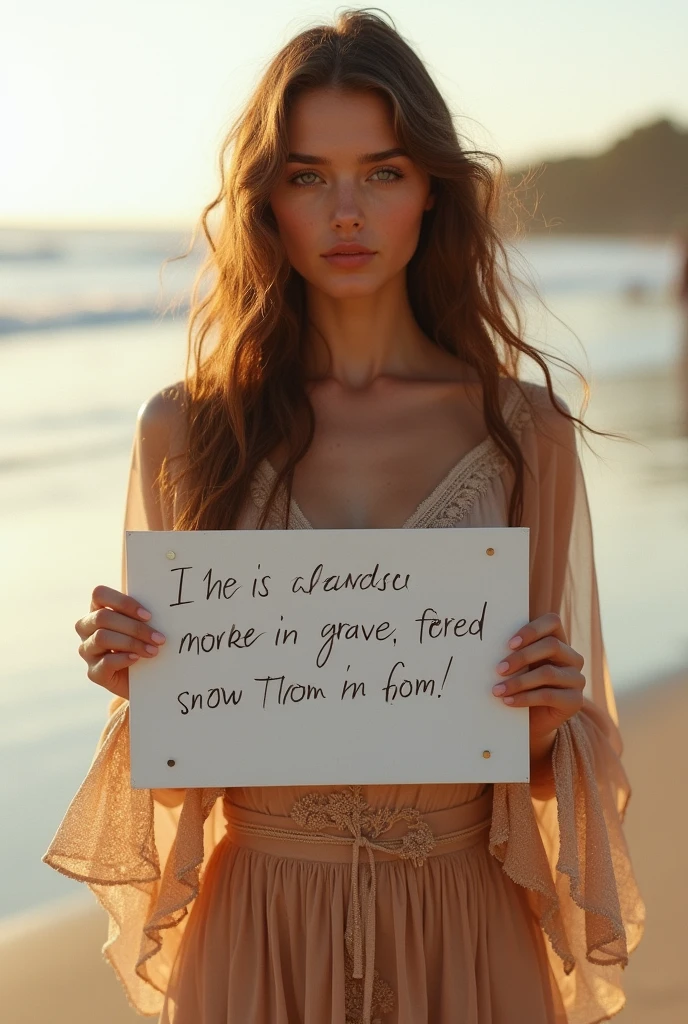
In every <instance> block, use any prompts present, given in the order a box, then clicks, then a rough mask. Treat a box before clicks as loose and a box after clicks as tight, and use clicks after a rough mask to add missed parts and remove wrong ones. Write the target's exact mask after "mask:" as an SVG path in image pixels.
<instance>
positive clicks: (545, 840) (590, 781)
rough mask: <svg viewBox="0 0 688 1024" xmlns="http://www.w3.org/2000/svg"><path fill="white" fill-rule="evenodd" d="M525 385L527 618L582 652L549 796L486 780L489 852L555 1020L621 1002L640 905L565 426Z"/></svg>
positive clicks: (571, 432)
mask: <svg viewBox="0 0 688 1024" xmlns="http://www.w3.org/2000/svg"><path fill="white" fill-rule="evenodd" d="M529 390H530V397H531V399H532V400H533V402H534V404H533V410H532V415H530V416H528V417H526V418H525V421H524V423H523V425H522V430H521V436H520V443H521V449H522V451H523V454H524V457H525V460H526V467H527V468H526V482H525V494H524V519H523V525H524V526H528V527H529V528H530V618H531V619H533V618H535V617H536V616H538V615H541V614H543V613H544V612H548V611H556V612H558V614H559V615H560V617H561V620H562V623H563V626H564V629H565V631H566V635H567V638H568V642H569V644H570V645H571V646H572V647H573V648H574V649H575V650H577V651H578V652H579V653H580V654H581V655H583V657H584V659H585V663H584V667H583V673H584V675H585V679H586V684H585V689H584V705H583V707H582V708H581V709H580V711H579V712H578V713H577V714H575V715H574V716H573V717H572V718H570V719H569V720H568V721H567V722H565V723H564V724H563V725H562V726H561V727H560V728H559V729H558V731H557V736H556V739H555V743H554V747H553V750H552V769H553V775H554V784H555V787H554V788H555V794H554V795H553V796H552V797H551V798H549V799H537V798H535V797H534V796H533V795H532V794H531V790H530V786H529V785H528V784H527V783H516V784H511V783H509V784H497V785H495V792H494V809H493V819H492V827H491V833H490V852H491V853H492V854H493V855H494V856H495V857H497V858H498V859H499V860H500V861H501V863H502V866H503V869H504V871H506V872H507V874H508V875H509V876H510V877H511V878H512V879H513V880H514V881H516V882H517V883H518V884H519V885H522V886H523V887H524V888H525V889H526V891H527V894H528V899H529V902H530V904H531V907H532V909H533V911H534V913H535V914H536V916H537V918H538V920H539V922H540V925H541V927H542V929H543V931H544V932H545V934H546V935H547V937H548V939H549V942H548V944H547V952H548V957H549V961H550V968H551V973H552V978H553V983H554V986H555V990H556V1002H557V1005H559V1006H561V1007H562V1009H561V1011H560V1017H558V1018H557V1020H558V1022H559V1019H561V1022H562V1024H596V1022H598V1021H601V1020H607V1019H609V1018H610V1017H611V1016H613V1015H614V1014H616V1013H617V1012H618V1011H619V1010H620V1009H621V1008H622V1006H623V1005H624V1002H625V997H624V993H623V988H622V980H621V975H622V971H623V968H624V967H625V966H626V965H627V963H628V956H629V953H630V952H632V951H633V950H634V949H635V947H636V946H637V945H638V943H639V942H640V939H641V936H642V932H643V927H644V919H645V907H644V904H643V901H642V898H641V896H640V893H639V891H638V887H637V884H636V880H635V877H634V874H633V869H632V864H631V860H630V857H629V853H628V849H627V845H626V841H625V838H624V833H623V828H622V823H623V819H624V814H625V810H626V805H627V803H628V800H629V797H630V792H631V791H630V785H629V781H628V778H627V776H626V774H625V771H624V769H623V766H622V764H621V754H622V749H623V747H622V740H621V734H620V731H619V722H618V715H617V710H616V704H615V700H614V693H613V689H612V684H611V680H610V677H609V670H608V667H607V660H606V655H605V649H604V643H603V638H602V626H601V619H600V608H599V600H598V587H597V577H596V571H595V560H594V549H593V535H592V526H591V519H590V510H589V505H588V498H587V491H586V484H585V478H584V475H583V470H582V466H581V462H580V459H579V456H578V452H577V448H576V435H575V428H574V425H573V424H572V423H571V422H570V421H568V420H566V418H565V417H562V416H560V415H559V414H558V413H556V411H554V410H553V409H552V408H551V405H550V404H549V398H548V396H547V392H546V389H545V388H544V387H542V386H537V385H531V386H530V389H529ZM543 393H544V394H543ZM559 403H560V404H561V405H562V406H564V407H565V408H568V406H566V403H565V402H563V400H562V399H561V398H559ZM529 469H530V471H531V472H532V476H531V475H530V473H529Z"/></svg>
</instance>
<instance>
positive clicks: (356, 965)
mask: <svg viewBox="0 0 688 1024" xmlns="http://www.w3.org/2000/svg"><path fill="white" fill-rule="evenodd" d="M361 790H362V787H361V786H348V787H347V788H346V789H343V790H336V791H334V792H318V791H317V790H316V791H313V792H311V793H306V794H305V795H304V796H302V797H300V798H299V799H298V800H297V801H296V803H295V804H294V805H293V807H292V809H291V811H290V814H289V817H282V816H279V815H272V814H264V813H262V812H260V811H250V810H247V809H245V808H243V807H239V806H238V805H236V804H233V803H232V802H231V801H230V799H229V796H228V794H225V797H224V801H223V808H224V814H225V818H226V820H227V834H228V836H229V838H230V839H231V840H232V841H233V842H235V843H238V844H239V845H243V846H248V847H251V848H253V849H257V850H263V851H264V852H269V853H273V854H277V855H278V856H295V853H294V854H293V853H291V852H289V853H286V854H285V851H284V847H283V846H282V843H284V842H286V843H287V844H291V843H299V844H304V846H305V847H306V848H305V849H304V851H303V856H304V858H305V859H307V860H315V861H323V860H325V861H340V862H341V861H347V860H348V859H349V851H348V849H347V847H348V848H350V849H351V862H352V863H351V886H350V890H349V907H348V911H347V919H346V935H345V941H346V948H347V950H348V951H349V953H350V954H351V957H352V960H353V972H352V974H353V977H354V978H362V979H363V1011H362V1017H361V1020H362V1024H371V1011H372V1000H373V982H374V975H375V896H376V892H377V873H376V866H375V855H376V854H377V855H378V859H380V860H393V859H395V858H400V859H402V860H410V861H411V863H412V864H413V865H414V866H415V867H421V866H422V865H423V864H424V862H425V859H426V857H432V856H437V855H438V854H442V853H450V852H454V851H456V850H460V849H464V848H466V847H468V846H471V845H474V844H475V843H477V842H478V837H479V834H480V833H481V832H483V831H484V830H485V829H488V828H489V826H490V823H491V820H492V793H493V789H492V787H491V786H490V787H489V789H487V790H486V791H485V793H483V794H482V795H481V796H480V797H478V798H477V799H476V800H471V801H470V802H469V803H465V804H459V805H458V806H456V807H448V808H443V809H442V810H439V811H430V812H428V813H426V814H423V815H421V813H420V812H419V811H418V810H417V809H416V808H415V807H404V808H401V809H399V810H396V809H392V808H388V807H373V806H371V805H370V804H368V803H367V802H366V801H365V800H364V799H363V796H362V792H361ZM327 829H337V830H338V831H339V834H337V833H336V832H334V831H326V830H327ZM342 833H343V834H342ZM384 834H387V838H385V839H381V838H380V837H381V836H382V835H384ZM362 849H364V850H365V851H366V853H367V856H368V867H369V871H368V877H367V878H366V879H365V881H364V883H363V884H361V880H360V877H359V875H360V854H361V850H362ZM364 958H365V969H364Z"/></svg>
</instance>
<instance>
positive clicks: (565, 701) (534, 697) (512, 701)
mask: <svg viewBox="0 0 688 1024" xmlns="http://www.w3.org/2000/svg"><path fill="white" fill-rule="evenodd" d="M503 701H504V703H508V704H509V706H510V707H515V708H524V707H531V708H532V707H548V708H553V709H554V710H556V711H561V712H564V713H566V715H567V716H569V715H572V714H575V712H576V711H578V710H579V709H580V708H581V707H582V706H583V695H582V694H581V691H580V690H578V689H559V688H557V687H554V686H539V687H537V688H536V689H534V690H523V691H522V692H519V693H514V694H512V695H511V696H510V697H507V698H503Z"/></svg>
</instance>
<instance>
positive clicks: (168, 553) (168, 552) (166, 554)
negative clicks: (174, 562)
mask: <svg viewBox="0 0 688 1024" xmlns="http://www.w3.org/2000/svg"><path fill="white" fill-rule="evenodd" d="M165 557H166V558H176V557H177V556H176V554H175V553H174V551H166V552H165Z"/></svg>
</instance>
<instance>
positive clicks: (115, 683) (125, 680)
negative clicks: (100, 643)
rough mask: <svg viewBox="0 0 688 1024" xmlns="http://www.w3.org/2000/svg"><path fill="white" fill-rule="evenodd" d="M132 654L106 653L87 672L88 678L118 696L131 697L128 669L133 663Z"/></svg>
mask: <svg viewBox="0 0 688 1024" xmlns="http://www.w3.org/2000/svg"><path fill="white" fill-rule="evenodd" d="M130 657H131V655H129V654H125V653H117V654H104V655H103V657H102V658H99V659H98V661H96V662H95V663H94V664H93V665H91V666H89V669H88V672H87V673H86V674H87V676H88V678H89V679H90V680H91V681H92V682H94V683H97V685H98V686H102V687H103V689H105V690H109V691H110V693H114V694H116V696H118V697H124V698H126V699H127V700H128V699H129V673H128V672H127V671H126V669H127V668H128V667H129V666H130V665H132V664H133V662H132V661H130V660H129V659H130Z"/></svg>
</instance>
